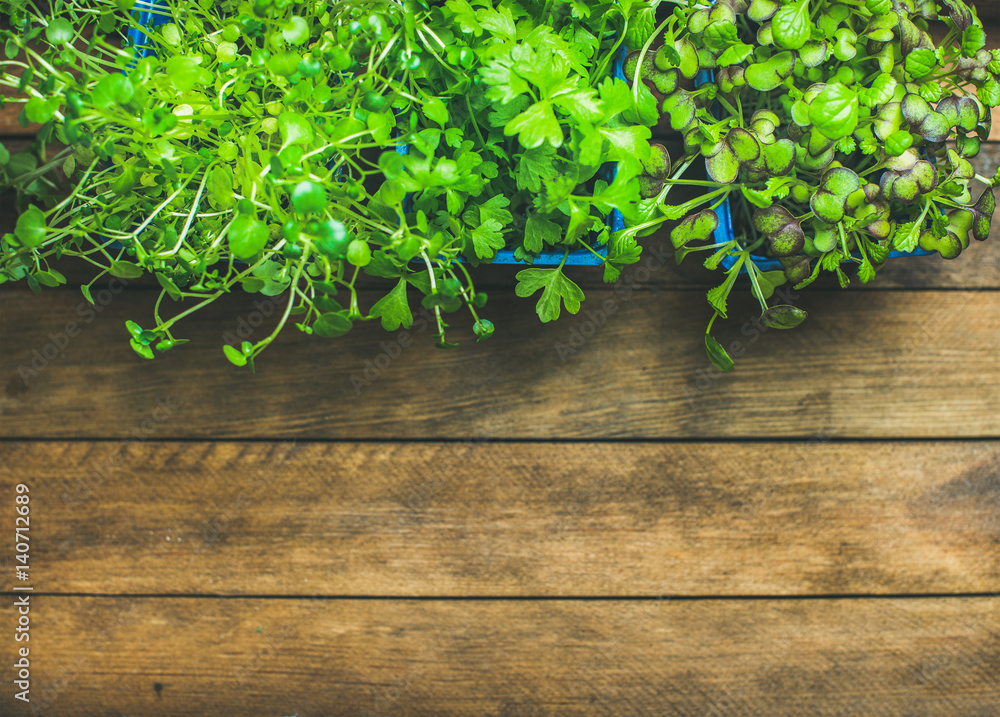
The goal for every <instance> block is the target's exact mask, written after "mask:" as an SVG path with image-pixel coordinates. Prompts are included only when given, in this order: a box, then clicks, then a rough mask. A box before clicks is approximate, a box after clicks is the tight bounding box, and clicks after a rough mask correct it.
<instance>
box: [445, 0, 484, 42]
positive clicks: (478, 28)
mask: <svg viewBox="0 0 1000 717" xmlns="http://www.w3.org/2000/svg"><path fill="white" fill-rule="evenodd" d="M444 6H445V9H446V10H449V11H450V12H451V13H452V15H453V16H454V18H455V21H456V22H457V23H458V26H459V27H460V28H461V29H462V32H465V33H471V34H473V35H476V36H477V37H478V36H479V35H482V34H483V26H482V25H480V24H479V18H477V17H476V11H475V10H474V9H473V8H472V5H470V4H469V0H448V1H447V2H446V3H445V4H444Z"/></svg>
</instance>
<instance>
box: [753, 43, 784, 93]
mask: <svg viewBox="0 0 1000 717" xmlns="http://www.w3.org/2000/svg"><path fill="white" fill-rule="evenodd" d="M794 67H795V56H794V55H793V54H792V53H791V52H779V53H778V54H777V55H775V56H774V57H772V58H770V59H768V60H766V61H764V62H755V63H754V64H752V65H750V66H749V67H748V68H747V69H746V80H747V83H748V84H749V85H750V86H751V87H753V88H754V89H755V90H761V91H764V92H770V91H771V90H774V89H777V88H778V86H779V85H781V83H782V82H784V81H785V78H787V77H788V76H789V75H791V74H792V68H794Z"/></svg>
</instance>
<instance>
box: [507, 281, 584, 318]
mask: <svg viewBox="0 0 1000 717" xmlns="http://www.w3.org/2000/svg"><path fill="white" fill-rule="evenodd" d="M516 278H517V286H516V287H515V288H514V293H515V294H517V295H518V296H520V297H522V298H524V297H528V296H531V295H532V294H534V293H535V292H536V291H538V290H539V289H542V296H541V298H540V299H539V300H538V304H537V305H536V306H535V311H536V312H537V313H538V317H539V318H540V319H541V320H542V322H543V323H547V322H549V321H555V320H556V319H558V318H559V314H560V308H561V305H562V304H565V306H566V311H568V312H569V313H571V314H575V313H576V312H577V311H579V310H580V302H581V301H583V299H584V298H585V297H584V294H583V291H582V290H581V289H580V287H579V286H577V285H576V284H574V283H573V282H572V281H570V280H569V279H568V278H566V276H565V275H564V274H563V273H562V267H554V268H551V269H523V270H521V271H519V272H518V273H517V277H516Z"/></svg>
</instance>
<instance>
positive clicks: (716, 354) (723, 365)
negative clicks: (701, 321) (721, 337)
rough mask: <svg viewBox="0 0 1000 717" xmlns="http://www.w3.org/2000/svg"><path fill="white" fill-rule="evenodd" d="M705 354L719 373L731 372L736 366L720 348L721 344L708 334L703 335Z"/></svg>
mask: <svg viewBox="0 0 1000 717" xmlns="http://www.w3.org/2000/svg"><path fill="white" fill-rule="evenodd" d="M705 353H706V354H708V360H709V361H711V362H712V365H713V366H715V367H716V368H717V369H719V370H720V371H727V372H728V371H732V370H733V368H734V367H735V366H736V364H735V363H733V360H732V359H731V358H730V357H729V354H728V353H726V350H725V349H724V348H722V344H720V343H719V342H718V341H716V340H715V339H714V338H713V337H711V336H709V335H708V334H705Z"/></svg>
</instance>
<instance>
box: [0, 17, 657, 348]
mask: <svg viewBox="0 0 1000 717" xmlns="http://www.w3.org/2000/svg"><path fill="white" fill-rule="evenodd" d="M655 4H656V3H655V2H654V3H648V2H619V3H614V2H610V3H606V4H590V3H584V2H580V1H579V0H548V1H547V2H529V1H522V2H518V3H513V2H494V1H493V0H473V1H472V2H470V1H469V0H447V1H446V2H442V3H437V4H434V5H433V6H431V5H428V4H427V3H425V2H423V0H406V2H403V3H397V2H391V1H389V0H376V1H374V2H359V1H351V0H348V1H345V2H336V3H327V2H326V1H325V0H324V1H323V2H307V3H303V2H293V1H292V0H254V1H253V2H236V1H235V0H221V1H219V2H216V1H214V0H199V1H198V2H181V1H179V0H166V1H165V2H163V4H162V13H163V15H164V17H165V19H166V20H167V22H165V23H164V24H159V25H157V26H156V27H155V28H152V29H149V30H148V35H149V40H148V43H149V47H150V49H151V50H154V51H155V53H150V54H149V56H148V57H144V58H142V59H135V58H134V55H135V48H133V47H129V46H127V45H126V46H124V47H122V46H121V42H120V39H119V38H120V35H121V34H122V33H123V32H125V31H126V30H128V29H129V28H130V27H131V28H136V27H138V24H137V23H138V21H137V13H136V12H134V11H133V12H131V14H130V11H131V10H132V7H131V5H132V3H131V2H130V0H87V1H86V2H84V1H83V0H54V2H52V3H51V9H50V8H46V9H45V10H44V11H43V10H40V9H39V7H38V6H37V5H35V4H34V3H33V2H30V1H29V0H5V1H4V2H0V8H2V10H3V12H4V13H5V14H6V15H7V16H8V17H9V20H10V27H11V28H12V29H11V30H9V31H3V36H2V38H0V41H2V43H3V44H4V52H5V55H6V57H7V60H6V61H3V62H0V69H2V70H3V73H4V74H3V75H2V78H0V83H2V84H3V85H5V86H6V87H7V88H10V89H11V91H9V92H6V94H7V98H6V101H7V102H22V103H23V112H22V118H23V120H24V121H25V123H27V122H37V123H41V125H42V130H41V132H40V134H39V138H38V142H37V144H36V147H35V148H34V150H33V151H32V152H28V153H23V154H21V155H18V156H16V157H13V158H12V157H10V156H9V155H7V154H6V152H0V167H3V170H4V175H5V176H4V177H0V179H3V180H5V181H6V182H8V183H10V184H13V185H14V186H16V187H17V188H18V189H19V191H20V192H21V194H20V197H19V204H20V209H21V214H20V219H19V221H18V223H17V228H16V231H15V232H14V233H13V234H8V235H6V236H4V237H3V238H2V254H0V282H2V281H9V280H25V281H27V282H28V284H29V285H30V286H31V287H32V288H33V289H35V290H40V289H41V287H42V286H55V285H58V284H61V283H64V282H65V278H64V277H63V275H62V274H60V273H59V271H58V270H57V269H56V268H55V267H54V266H53V262H54V261H55V260H56V259H58V258H60V257H62V256H76V257H82V258H83V259H85V260H87V261H89V262H90V263H92V264H93V265H94V266H95V270H96V276H95V279H94V280H95V281H96V280H97V279H98V278H100V277H101V276H104V275H106V274H111V275H114V276H119V277H137V276H141V275H142V274H143V273H146V272H149V273H152V274H154V275H155V276H156V278H157V280H158V281H159V283H160V284H161V285H162V287H163V293H162V295H161V297H160V299H161V300H160V301H159V302H158V303H157V305H156V310H155V316H154V317H153V323H152V325H148V328H143V327H142V326H140V325H139V323H135V322H130V323H129V326H128V328H129V331H130V332H131V334H132V346H133V348H134V349H135V351H136V352H137V353H138V354H139V355H141V356H144V357H146V358H152V357H153V356H154V352H155V351H164V350H169V349H170V348H172V347H174V346H175V345H177V344H178V343H181V342H182V341H183V339H181V338H180V337H179V336H178V335H177V334H176V333H175V332H176V326H177V324H178V322H179V321H180V320H181V319H182V318H184V317H186V316H188V315H190V314H191V313H192V312H194V311H196V310H198V309H200V308H202V307H204V306H206V305H208V304H210V303H212V302H213V301H215V300H216V299H218V298H220V297H221V296H223V295H225V294H226V293H228V292H231V291H233V290H234V289H236V288H240V287H241V288H242V289H243V290H244V291H247V292H251V293H261V294H265V295H268V296H275V295H278V294H282V293H285V292H289V293H290V297H291V298H290V300H289V301H288V303H287V308H286V310H285V312H284V314H283V316H281V317H280V320H279V322H278V324H277V326H276V327H275V328H274V330H273V332H271V333H270V334H269V335H268V336H266V337H264V338H261V339H259V340H257V341H255V342H252V343H251V342H244V343H243V345H242V346H240V347H234V346H229V347H227V348H226V355H227V356H228V357H229V359H230V360H231V361H233V362H234V363H236V364H238V365H244V364H248V363H249V364H250V365H251V366H252V361H253V359H254V357H255V356H257V354H258V353H259V352H260V351H261V350H262V349H263V348H264V347H266V346H267V345H268V344H269V343H270V342H271V341H273V339H274V338H275V337H276V336H277V335H278V333H279V331H280V330H281V329H282V327H283V326H284V325H285V324H286V322H288V321H289V320H292V321H294V322H295V324H296V326H298V327H299V328H300V329H301V330H303V331H305V332H307V333H313V334H317V335H321V336H337V335H340V334H343V333H346V332H347V331H349V330H350V329H351V328H352V326H353V324H354V323H355V322H357V321H361V320H379V321H380V322H381V324H382V325H383V326H384V327H385V328H386V329H388V330H393V329H397V328H398V327H409V326H410V325H411V324H412V322H413V309H412V308H411V304H410V296H408V291H407V289H408V288H411V289H412V290H411V291H410V292H409V293H410V294H414V293H415V294H417V295H419V296H420V297H421V299H420V301H421V304H422V305H423V307H424V308H425V309H426V310H427V311H432V312H433V314H434V317H435V321H436V325H437V340H438V345H439V346H442V347H450V346H452V345H453V344H451V343H449V342H448V341H447V339H446V338H445V328H446V326H447V324H446V323H445V320H444V315H445V314H446V313H448V312H452V311H456V310H458V309H460V308H462V307H465V308H466V309H467V310H469V311H470V312H472V315H473V317H474V332H475V334H476V335H477V337H478V338H479V339H483V338H486V337H488V336H489V335H490V334H491V333H492V332H493V324H492V323H491V322H490V321H489V320H487V319H485V318H481V317H480V315H479V313H478V310H480V309H482V307H483V306H484V304H485V302H486V296H485V295H484V294H483V293H481V292H477V291H476V289H475V287H474V286H473V283H472V279H471V277H470V274H469V272H468V271H467V270H466V267H465V264H466V263H468V264H472V265H475V264H478V263H480V262H489V261H490V260H491V259H492V258H493V257H494V256H495V255H496V252H497V251H498V250H500V249H503V248H505V247H506V248H508V249H513V250H514V251H515V252H516V255H517V257H518V258H520V259H521V260H523V261H524V262H526V263H529V264H530V263H532V260H533V258H534V257H535V256H537V255H538V254H539V253H540V252H542V251H543V250H549V251H551V250H553V249H555V250H558V251H560V252H562V253H563V255H564V256H565V253H566V252H568V251H570V250H586V251H594V247H595V246H597V245H599V244H605V243H608V242H609V236H608V234H609V229H608V227H607V226H606V218H607V216H608V215H609V214H610V213H611V212H612V211H613V210H615V209H617V210H620V211H621V212H622V213H623V214H624V215H625V216H626V217H629V218H633V219H634V218H635V216H636V213H637V211H638V207H639V192H638V189H637V187H638V184H637V183H636V182H635V181H634V180H635V177H636V176H637V175H638V174H640V173H641V172H642V171H643V162H644V161H645V160H646V159H647V158H648V155H649V144H648V141H647V140H648V139H649V137H650V130H649V128H648V126H646V124H651V123H652V121H655V120H651V121H649V122H647V123H643V122H640V121H639V117H638V114H637V111H636V108H635V105H634V99H633V95H632V93H631V91H630V89H629V87H628V85H627V83H625V82H624V81H622V80H620V79H613V78H612V77H611V68H612V67H613V62H614V58H615V56H616V53H618V52H619V48H620V47H622V46H623V43H625V42H626V41H627V42H629V43H632V44H634V45H635V46H639V45H642V44H643V43H645V42H646V40H647V39H648V38H649V35H650V33H651V32H652V30H653V25H654V23H653V15H654V13H653V7H654V6H655ZM14 90H16V91H18V92H20V93H24V94H21V95H18V94H16V93H15V92H14ZM25 96H26V97H27V100H26V101H25V99H24V98H25ZM54 140H59V141H61V142H64V143H67V144H68V145H70V148H69V149H68V150H66V151H64V152H62V153H60V154H59V155H58V156H57V157H56V159H55V160H54V161H50V162H47V163H44V164H41V166H39V164H40V161H39V160H40V158H43V157H45V145H46V144H47V143H50V142H52V141H54ZM401 145H405V146H406V147H407V148H408V151H407V152H406V153H402V152H400V151H397V148H398V147H400V146H401ZM615 163H616V164H617V168H618V169H617V175H616V177H615V178H614V180H613V181H608V180H609V178H605V177H603V176H602V175H601V169H602V167H603V168H606V167H608V166H611V167H613V166H614V165H615ZM57 170H58V173H57ZM61 175H65V177H66V178H69V180H70V182H71V184H70V189H69V191H68V192H67V190H66V188H65V187H64V186H60V179H61ZM595 253H596V252H595ZM638 253H639V249H638V247H636V246H635V242H634V240H626V241H619V242H615V243H614V244H613V245H612V246H611V247H610V255H609V257H608V258H607V260H606V261H605V275H606V277H607V278H608V279H609V280H614V279H615V278H617V276H618V274H619V272H620V268H621V266H622V265H623V264H626V263H629V262H634V261H636V260H637V259H638ZM460 257H461V258H463V259H464V262H461V261H459V258H460ZM362 272H364V273H365V274H368V275H372V276H376V277H383V278H385V279H387V280H388V281H387V282H386V286H387V291H386V294H385V296H384V297H382V298H381V299H379V300H378V301H377V302H374V303H373V305H371V306H360V305H359V299H358V292H357V290H356V283H357V279H358V276H359V274H360V273H362ZM518 278H519V284H518V287H517V288H518V294H519V295H522V296H530V295H532V294H534V293H536V292H537V291H539V290H540V291H541V292H542V293H541V298H540V300H539V302H538V307H537V310H538V314H539V316H540V317H541V319H542V320H543V321H550V320H553V319H555V318H557V317H558V316H559V314H560V311H561V308H562V307H563V306H565V308H566V309H567V310H569V311H573V312H575V311H576V310H577V309H578V308H579V304H580V299H581V298H582V292H581V291H580V289H579V287H577V286H576V285H575V284H573V282H572V281H570V280H569V279H568V278H567V277H566V276H565V275H564V274H563V273H562V266H561V265H560V266H559V267H556V268H540V267H532V268H529V269H525V270H524V271H522V272H521V273H520V274H519V275H518ZM91 284H93V282H91ZM89 286H90V285H87V286H84V287H83V292H84V295H85V296H86V297H88V299H89V296H90V294H89ZM164 299H167V301H164ZM170 300H172V301H174V302H177V305H178V306H179V308H178V309H176V310H174V311H168V310H167V307H170V306H171V301H170ZM168 314H169V315H168Z"/></svg>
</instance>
